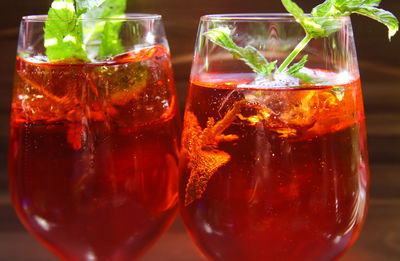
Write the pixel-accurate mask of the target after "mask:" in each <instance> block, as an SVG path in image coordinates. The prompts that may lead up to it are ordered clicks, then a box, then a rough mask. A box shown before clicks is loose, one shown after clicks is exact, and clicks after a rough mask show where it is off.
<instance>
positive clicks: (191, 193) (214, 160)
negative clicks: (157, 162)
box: [182, 111, 238, 206]
mask: <svg viewBox="0 0 400 261" xmlns="http://www.w3.org/2000/svg"><path fill="white" fill-rule="evenodd" d="M235 117H236V113H227V114H226V115H225V117H224V119H222V120H220V121H218V122H217V123H215V121H214V118H209V119H208V121H207V127H206V128H205V129H204V130H202V129H201V127H200V124H199V122H198V120H197V118H196V116H195V115H194V114H193V113H192V112H189V111H188V112H187V113H186V115H185V129H184V132H183V134H182V142H183V144H184V146H183V147H184V148H185V150H186V153H187V154H188V156H189V166H190V168H191V172H190V176H189V180H188V183H187V184H186V191H185V206H188V205H189V204H190V203H192V202H193V201H194V200H196V199H198V198H200V197H201V196H202V194H203V192H204V191H205V190H206V187H207V183H208V181H209V180H210V178H211V177H212V175H213V174H214V173H215V172H216V171H217V170H218V168H220V167H221V166H223V165H225V164H226V163H227V162H228V161H229V160H230V158H231V156H230V155H229V154H228V153H226V152H224V151H222V150H218V149H217V146H218V143H219V142H222V141H225V142H226V141H233V140H236V139H237V138H238V137H237V136H236V135H223V134H222V132H223V131H224V130H225V128H226V127H228V126H229V125H230V123H231V122H232V121H233V120H234V118H235Z"/></svg>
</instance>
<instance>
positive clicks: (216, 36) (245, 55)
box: [205, 27, 277, 77]
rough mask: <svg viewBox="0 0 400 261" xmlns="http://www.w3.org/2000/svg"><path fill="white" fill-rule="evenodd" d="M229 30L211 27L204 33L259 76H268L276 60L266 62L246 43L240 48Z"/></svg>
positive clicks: (260, 54)
mask: <svg viewBox="0 0 400 261" xmlns="http://www.w3.org/2000/svg"><path fill="white" fill-rule="evenodd" d="M229 34H230V30H229V29H228V28H226V27H221V28H217V29H213V30H210V31H208V32H207V33H205V35H206V36H207V37H208V38H209V39H210V40H211V41H213V42H214V43H215V44H217V45H219V46H221V47H223V48H225V49H227V50H228V51H229V52H230V53H231V54H232V55H233V56H234V57H235V58H236V59H239V60H242V61H243V62H245V63H246V64H247V65H248V66H249V67H250V68H251V69H252V70H253V71H254V72H255V73H257V74H258V75H261V76H264V77H266V76H269V75H270V74H271V72H272V71H273V70H274V69H275V64H276V62H277V61H274V62H268V61H267V59H266V58H265V57H264V56H263V55H262V53H260V52H259V51H258V50H257V49H256V48H254V47H253V46H251V45H247V46H246V47H244V48H242V47H239V46H237V45H236V44H235V43H234V42H233V40H232V38H231V37H230V36H229Z"/></svg>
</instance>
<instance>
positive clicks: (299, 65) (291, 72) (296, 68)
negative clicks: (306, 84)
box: [286, 55, 308, 75]
mask: <svg viewBox="0 0 400 261" xmlns="http://www.w3.org/2000/svg"><path fill="white" fill-rule="evenodd" d="M307 59H308V55H304V57H303V58H302V59H301V60H300V61H299V62H298V63H295V64H293V65H292V66H291V67H290V68H289V69H288V70H287V72H286V73H287V74H289V75H294V74H296V73H298V72H299V71H300V70H301V69H302V68H303V67H304V65H305V64H306V62H307Z"/></svg>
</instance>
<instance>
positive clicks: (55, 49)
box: [44, 0, 88, 61]
mask: <svg viewBox="0 0 400 261" xmlns="http://www.w3.org/2000/svg"><path fill="white" fill-rule="evenodd" d="M77 18H78V17H77V15H76V11H75V5H74V0H54V1H53V3H52V4H51V8H50V9H49V13H48V19H47V20H46V21H45V28H44V46H45V47H46V55H47V57H48V58H49V60H50V61H56V60H63V59H72V58H76V59H79V60H88V58H87V56H86V52H85V50H84V48H83V45H82V41H83V38H82V37H83V36H82V24H81V21H80V20H77ZM54 19H57V20H54Z"/></svg>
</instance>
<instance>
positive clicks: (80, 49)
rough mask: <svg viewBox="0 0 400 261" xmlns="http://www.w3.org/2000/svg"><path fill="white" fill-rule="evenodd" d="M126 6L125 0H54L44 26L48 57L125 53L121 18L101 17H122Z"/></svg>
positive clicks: (101, 56)
mask: <svg viewBox="0 0 400 261" xmlns="http://www.w3.org/2000/svg"><path fill="white" fill-rule="evenodd" d="M125 9H126V0H54V1H53V3H52V4H51V8H50V9H49V12H48V18H47V19H46V22H45V28H44V32H45V34H44V46H45V47H46V55H47V57H48V58H49V60H50V61H62V60H63V61H65V60H73V59H75V60H77V61H90V60H95V59H97V60H102V59H105V58H109V57H112V56H114V55H117V54H120V53H122V52H123V51H124V49H123V46H122V44H121V42H120V39H119V37H118V35H119V31H120V28H121V21H118V20H102V21H99V20H98V19H102V18H122V17H124V12H125ZM93 18H96V20H94V19H93ZM82 19H86V20H82ZM99 42H100V45H99V44H98V43H99Z"/></svg>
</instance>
